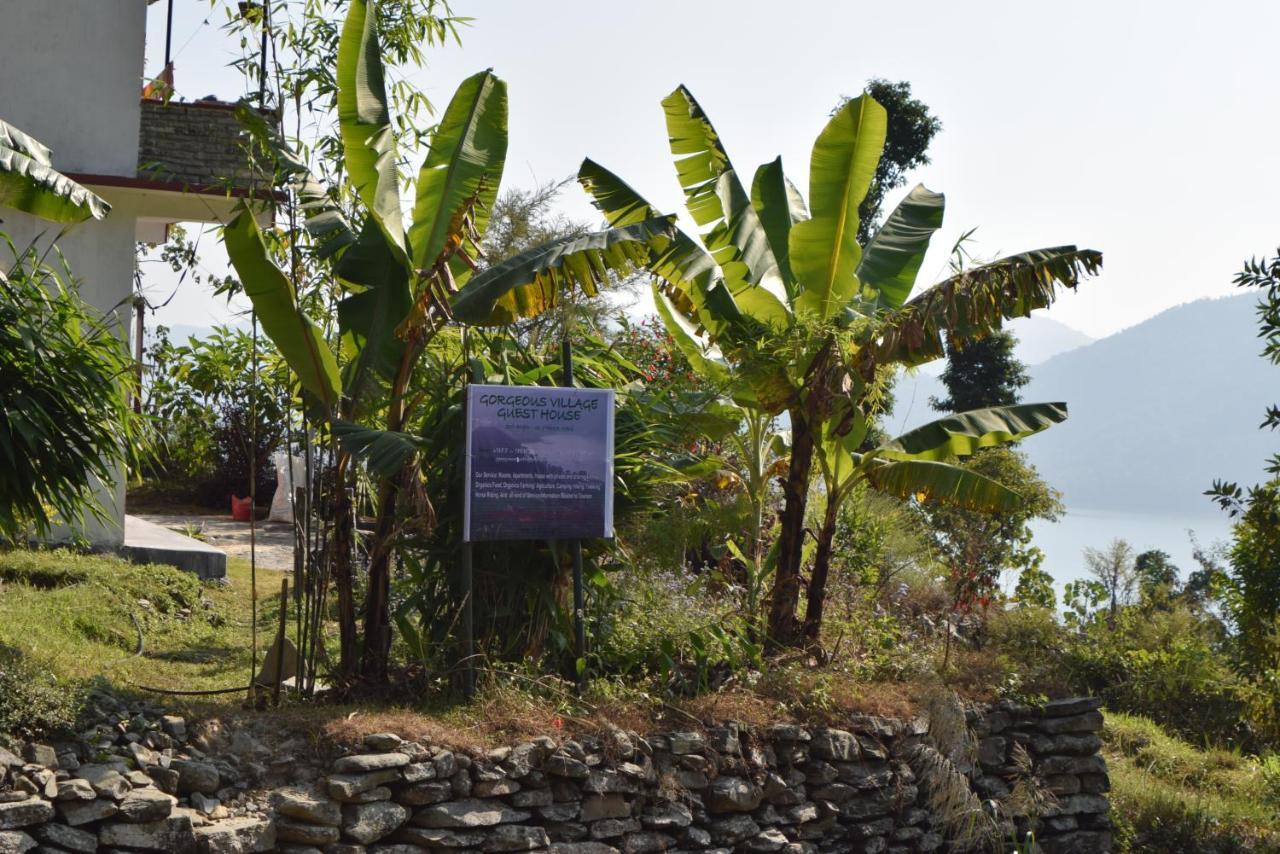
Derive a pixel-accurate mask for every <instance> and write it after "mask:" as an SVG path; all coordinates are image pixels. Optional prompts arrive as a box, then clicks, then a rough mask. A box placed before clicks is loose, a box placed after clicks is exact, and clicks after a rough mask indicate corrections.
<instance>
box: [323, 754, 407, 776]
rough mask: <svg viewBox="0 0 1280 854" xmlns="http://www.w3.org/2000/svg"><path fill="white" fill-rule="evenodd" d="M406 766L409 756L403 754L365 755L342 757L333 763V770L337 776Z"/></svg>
mask: <svg viewBox="0 0 1280 854" xmlns="http://www.w3.org/2000/svg"><path fill="white" fill-rule="evenodd" d="M408 764H409V756H408V755H407V754H404V753H365V754H358V755H356V756H344V757H342V758H341V759H339V760H338V761H336V762H334V763H333V770H334V771H335V772H337V773H339V774H368V773H369V772H371V771H384V770H386V769H388V768H403V767H404V766H406V765H408Z"/></svg>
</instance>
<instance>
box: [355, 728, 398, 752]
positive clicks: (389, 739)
mask: <svg viewBox="0 0 1280 854" xmlns="http://www.w3.org/2000/svg"><path fill="white" fill-rule="evenodd" d="M402 744H404V739H403V738H401V737H400V736H398V735H396V734H395V733H394V732H375V733H371V734H369V735H366V736H365V737H364V746H365V747H367V748H369V749H370V750H375V751H377V752H379V753H383V752H386V751H391V750H395V749H396V748H397V747H399V746H400V745H402Z"/></svg>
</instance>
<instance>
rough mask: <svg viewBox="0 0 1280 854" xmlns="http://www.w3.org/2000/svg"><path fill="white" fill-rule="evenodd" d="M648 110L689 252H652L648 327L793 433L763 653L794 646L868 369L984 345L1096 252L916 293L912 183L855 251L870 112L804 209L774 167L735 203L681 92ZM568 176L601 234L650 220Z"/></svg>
mask: <svg viewBox="0 0 1280 854" xmlns="http://www.w3.org/2000/svg"><path fill="white" fill-rule="evenodd" d="M662 106H663V111H664V113H665V116H666V124H667V133H668V138H669V143H670V149H671V153H672V155H673V157H674V159H675V167H676V174H677V177H678V180H679V183H680V186H681V188H682V189H683V190H684V194H685V203H686V208H687V209H688V212H689V215H690V217H691V218H692V220H693V222H694V224H695V225H696V227H697V239H696V240H695V239H694V237H691V236H689V235H687V234H685V233H684V232H683V231H680V230H677V231H675V232H673V233H672V234H671V235H670V237H664V238H662V239H660V240H656V241H655V242H654V244H653V246H652V249H653V258H652V260H651V263H650V267H649V269H650V271H651V273H652V274H653V275H654V277H655V288H654V291H655V295H654V296H655V301H656V303H657V307H658V313H659V315H660V316H661V317H662V318H663V320H664V322H665V323H666V326H667V329H668V331H669V332H670V333H671V335H672V337H673V338H674V339H675V341H676V344H677V346H678V347H679V348H680V349H681V351H682V352H683V353H684V354H685V355H686V356H687V357H688V358H689V361H690V363H691V364H692V365H693V367H694V368H695V369H696V370H699V371H702V372H704V373H706V374H707V375H708V376H709V377H711V378H713V379H715V380H717V381H724V380H725V379H728V380H730V383H729V387H730V389H731V393H732V395H733V397H734V399H735V400H736V401H737V402H739V403H741V404H743V405H746V406H751V407H755V408H758V409H759V410H761V411H763V412H765V413H768V414H780V413H783V412H785V413H787V415H788V417H789V419H790V422H791V437H792V443H791V455H790V462H789V468H788V472H787V476H786V478H785V479H784V481H783V496H784V505H783V509H782V514H781V526H780V534H779V540H778V546H777V551H778V564H777V571H776V575H775V580H774V586H773V591H772V598H771V603H770V613H769V633H770V636H771V639H772V640H773V641H774V642H775V643H776V644H783V645H791V644H797V643H800V642H802V640H803V634H804V633H803V631H802V624H801V622H800V619H799V617H798V615H797V612H798V608H799V601H800V587H801V583H800V582H801V568H802V567H801V564H802V561H803V555H804V537H803V535H804V530H805V527H804V522H805V511H806V507H807V502H808V497H809V483H810V478H811V474H812V468H813V461H814V454H815V450H816V448H817V446H818V445H819V444H820V443H821V442H822V441H825V440H826V437H829V436H831V437H844V436H848V435H850V434H851V433H852V432H854V426H855V424H856V420H857V419H856V417H855V414H856V413H857V412H858V411H859V408H860V407H859V404H860V402H861V401H862V400H863V399H864V397H865V396H866V395H867V394H868V393H869V390H870V389H872V388H873V387H874V384H875V381H876V377H877V374H878V373H882V372H887V371H888V370H890V369H892V368H893V367H894V366H899V365H919V364H923V363H925V362H928V361H932V360H933V359H936V358H939V357H941V356H942V355H943V349H942V338H943V335H944V334H952V335H955V336H957V337H967V336H972V335H980V334H982V333H984V332H986V331H988V330H992V329H996V328H999V327H1000V325H1001V324H1002V323H1003V322H1004V321H1005V320H1007V319H1010V318H1013V317H1019V316H1026V315H1028V314H1030V313H1031V311H1032V310H1034V309H1037V308H1043V307H1046V306H1048V305H1050V304H1051V303H1052V302H1053V300H1054V298H1055V296H1056V295H1057V292H1058V291H1059V289H1060V288H1064V287H1065V288H1075V287H1076V286H1077V284H1078V283H1079V281H1080V280H1081V279H1082V278H1083V277H1084V276H1086V275H1088V274H1092V273H1095V272H1096V271H1097V270H1098V269H1099V268H1100V267H1101V264H1102V256H1101V254H1100V253H1098V252H1095V251H1093V250H1089V249H1078V248H1076V247H1074V246H1060V247H1054V248H1050V249H1040V250H1035V251H1031V252H1025V253H1022V254H1019V255H1014V256H1010V257H1008V258H1003V259H1001V260H998V261H995V262H993V263H990V264H985V265H982V266H978V267H974V268H971V269H968V270H965V271H963V272H962V273H959V274H957V275H955V276H952V277H950V278H948V279H946V280H944V281H942V282H939V283H938V284H935V285H933V286H932V287H929V288H926V289H924V290H922V291H920V292H919V293H916V294H915V295H913V291H914V290H915V286H916V276H917V274H918V272H919V270H920V267H921V265H922V263H923V261H924V257H925V253H926V251H927V250H928V247H929V242H930V239H931V238H932V236H933V233H934V232H935V231H937V230H938V229H939V228H940V227H941V225H942V218H943V208H944V199H943V197H942V195H940V194H938V193H934V192H931V191H930V190H928V189H926V188H925V187H924V186H917V187H915V188H914V189H913V190H911V191H910V192H909V193H908V194H907V196H906V198H905V199H904V200H903V201H902V203H901V204H899V205H898V207H897V208H896V209H895V210H894V211H893V212H892V213H891V214H890V215H889V217H888V218H887V219H886V220H885V222H884V224H883V225H882V226H881V228H880V229H879V231H878V232H877V233H876V234H875V235H874V236H873V237H872V238H871V240H869V241H868V242H867V244H866V245H865V246H863V245H860V244H859V243H858V240H857V232H858V222H859V221H858V206H859V205H860V203H861V202H862V200H863V198H864V197H865V196H866V193H867V189H868V187H869V185H870V182H871V178H872V176H873V174H874V172H875V168H876V164H877V163H878V162H879V158H880V156H881V152H882V150H883V148H884V141H885V132H886V125H887V116H886V113H885V110H884V108H883V107H882V106H881V105H880V104H878V103H876V101H875V100H874V99H873V98H871V97H870V96H868V95H865V94H864V95H862V96H861V97H858V98H854V99H853V100H851V101H849V102H848V103H847V104H846V105H845V106H844V107H842V108H841V109H840V110H839V111H838V112H836V113H835V115H833V116H832V117H831V120H830V121H829V122H828V123H827V125H826V127H825V128H824V129H823V130H822V132H821V133H820V134H819V135H818V138H817V140H816V141H815V143H814V146H813V150H812V153H811V156H810V168H809V194H808V195H809V198H808V201H807V203H806V201H805V198H804V196H803V195H802V194H801V193H800V191H799V190H798V188H796V186H795V185H794V184H792V183H791V182H790V181H789V180H788V179H787V177H786V175H785V173H784V172H783V168H782V158H781V157H779V158H777V159H776V160H773V161H771V162H769V163H766V164H764V165H762V166H760V167H759V168H758V169H757V170H756V171H755V173H754V175H753V176H752V179H751V183H750V190H749V191H748V189H747V185H746V184H745V182H744V180H743V178H742V177H741V176H740V174H739V173H738V172H737V170H736V169H735V168H734V166H733V164H732V163H731V162H730V160H729V157H728V154H727V153H726V151H725V148H724V146H723V144H722V142H721V139H720V136H719V134H718V133H717V132H716V130H715V128H714V127H713V126H712V124H711V122H710V120H709V119H708V118H707V116H706V113H705V112H704V111H703V109H702V107H701V106H700V105H699V103H698V102H697V100H696V99H695V98H694V97H693V95H692V93H690V92H689V90H688V89H686V88H685V87H683V86H681V87H678V88H677V89H676V90H675V91H674V92H672V93H671V94H670V95H668V96H667V97H666V98H665V99H664V100H663V102H662ZM578 178H579V181H580V182H581V183H582V185H583V186H584V188H586V190H587V192H588V193H589V194H590V195H591V196H592V199H593V201H594V203H595V205H596V207H597V208H598V209H599V210H600V211H601V212H602V213H603V214H604V216H605V219H606V221H607V222H608V223H609V224H610V225H612V226H615V227H616V226H624V225H627V224H629V223H637V222H643V221H645V220H647V219H649V218H651V217H653V216H655V215H656V214H657V211H656V209H655V208H654V207H653V206H652V205H650V204H649V203H648V202H647V201H645V200H644V198H643V197H641V196H640V195H639V194H638V193H637V192H636V191H635V190H633V189H632V188H631V187H630V186H628V185H627V184H626V183H625V182H623V181H622V180H621V179H619V178H618V177H617V176H616V175H615V174H613V173H612V172H610V171H609V170H607V169H605V168H604V167H602V166H600V165H599V164H597V163H595V162H593V161H591V160H590V159H588V160H586V161H584V162H583V164H582V166H581V168H580V170H579V173H578ZM894 471H895V472H897V474H896V476H897V477H905V476H906V475H908V474H910V475H911V476H912V477H913V478H915V479H917V480H918V483H917V485H918V486H919V487H920V488H922V489H925V490H927V491H929V490H932V491H936V492H937V493H938V494H945V492H946V490H945V489H943V488H942V487H944V486H945V484H946V483H947V481H948V478H950V477H951V474H950V473H949V472H943V470H942V469H939V468H934V467H928V466H912V467H907V468H898V469H895V470H894ZM881 477H882V478H883V477H884V476H883V475H882V476H881ZM868 479H869V480H871V481H872V482H873V483H875V482H876V481H875V480H874V479H872V478H870V477H869V478H868Z"/></svg>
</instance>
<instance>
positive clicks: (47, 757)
mask: <svg viewBox="0 0 1280 854" xmlns="http://www.w3.org/2000/svg"><path fill="white" fill-rule="evenodd" d="M22 755H23V757H24V758H25V759H26V760H27V761H28V762H30V763H31V764H32V765H39V766H41V767H44V768H57V767H58V751H56V750H54V749H53V748H52V747H50V746H49V745H47V744H36V743H35V742H32V743H31V744H28V745H27V746H26V747H24V748H23V749H22Z"/></svg>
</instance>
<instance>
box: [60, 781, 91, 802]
mask: <svg viewBox="0 0 1280 854" xmlns="http://www.w3.org/2000/svg"><path fill="white" fill-rule="evenodd" d="M96 797H98V793H97V792H95V791H94V790H93V786H92V785H90V783H89V781H88V780H81V779H80V778H79V777H73V778H72V779H70V780H59V781H58V793H57V794H56V795H55V796H54V799H55V800H59V801H91V800H93V799H94V798H96Z"/></svg>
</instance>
